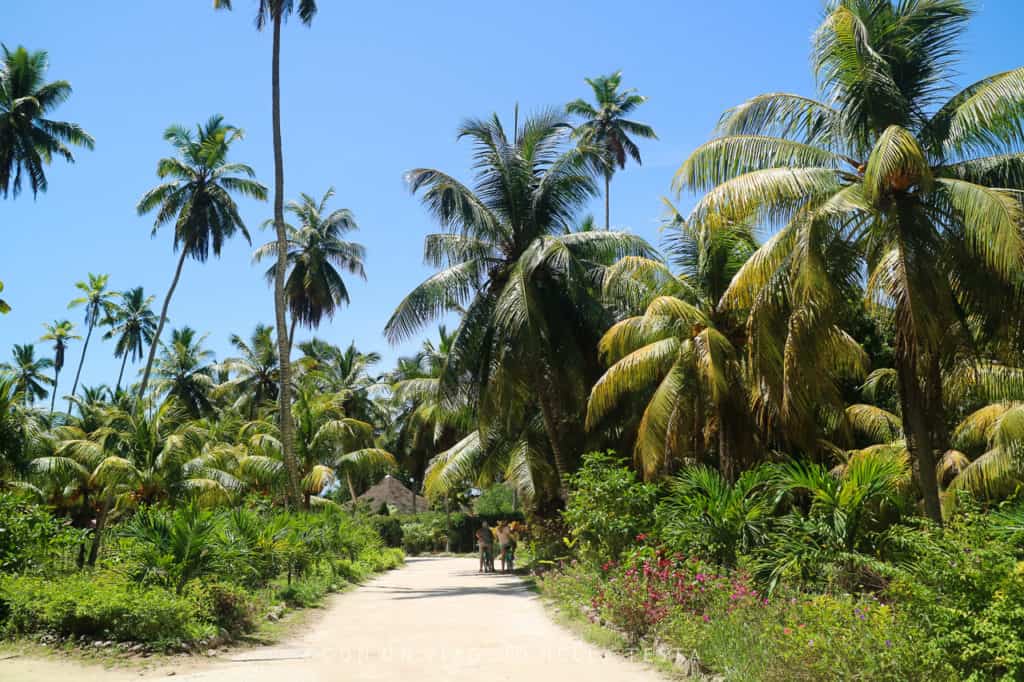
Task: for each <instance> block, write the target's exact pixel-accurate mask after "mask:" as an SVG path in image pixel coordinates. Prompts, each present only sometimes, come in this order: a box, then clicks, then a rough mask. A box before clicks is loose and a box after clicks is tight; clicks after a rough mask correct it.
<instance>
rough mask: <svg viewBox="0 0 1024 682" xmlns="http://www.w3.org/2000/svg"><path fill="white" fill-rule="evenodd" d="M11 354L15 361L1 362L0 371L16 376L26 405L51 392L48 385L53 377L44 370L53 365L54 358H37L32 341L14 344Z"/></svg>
mask: <svg viewBox="0 0 1024 682" xmlns="http://www.w3.org/2000/svg"><path fill="white" fill-rule="evenodd" d="M11 356H12V358H13V362H5V363H3V364H0V371H2V372H4V373H5V374H8V375H10V376H11V377H13V378H14V382H15V383H14V385H15V389H16V391H17V393H18V395H20V396H21V397H22V399H23V400H24V401H25V406H26V407H28V406H29V405H31V404H32V401H33V400H40V399H42V398H45V397H46V396H47V394H48V393H49V392H48V390H47V388H46V387H47V386H49V385H51V384H53V379H51V378H50V377H48V376H46V374H45V373H44V370H47V369H50V368H51V367H53V360H51V359H50V358H39V359H36V347H35V346H34V345H32V344H31V343H25V344H14V348H13V349H12V352H11Z"/></svg>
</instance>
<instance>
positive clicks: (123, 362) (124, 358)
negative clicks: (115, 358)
mask: <svg viewBox="0 0 1024 682" xmlns="http://www.w3.org/2000/svg"><path fill="white" fill-rule="evenodd" d="M127 364H128V352H127V351H125V353H124V355H122V356H121V371H120V372H118V373H117V386H115V387H114V393H117V392H118V391H120V390H121V380H122V379H123V378H124V366H125V365H127Z"/></svg>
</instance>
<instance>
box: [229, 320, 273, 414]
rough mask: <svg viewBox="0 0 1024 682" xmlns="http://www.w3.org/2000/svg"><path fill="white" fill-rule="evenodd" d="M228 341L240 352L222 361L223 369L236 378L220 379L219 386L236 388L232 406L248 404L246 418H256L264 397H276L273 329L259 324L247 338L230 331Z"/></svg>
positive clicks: (265, 399)
mask: <svg viewBox="0 0 1024 682" xmlns="http://www.w3.org/2000/svg"><path fill="white" fill-rule="evenodd" d="M230 341H231V345H232V346H234V347H235V348H237V349H238V351H239V352H240V353H241V356H240V357H234V358H227V359H226V360H224V362H223V363H221V367H222V368H223V369H225V370H227V371H228V372H232V373H234V374H235V378H234V379H231V380H230V381H227V382H224V383H222V384H221V385H220V388H219V389H218V390H224V391H234V392H237V393H238V400H237V401H236V402H235V407H236V408H237V409H241V408H244V407H245V405H248V406H249V419H255V418H256V416H257V410H258V409H259V408H260V406H262V405H263V403H264V401H267V400H274V399H275V398H277V389H278V376H277V375H278V371H277V370H278V362H277V347H276V344H275V343H274V329H273V327H268V326H267V325H265V324H258V325H256V329H255V330H253V333H252V336H251V337H250V340H249V341H248V342H246V341H245V339H243V338H242V337H240V336H239V335H238V334H232V335H231V338H230Z"/></svg>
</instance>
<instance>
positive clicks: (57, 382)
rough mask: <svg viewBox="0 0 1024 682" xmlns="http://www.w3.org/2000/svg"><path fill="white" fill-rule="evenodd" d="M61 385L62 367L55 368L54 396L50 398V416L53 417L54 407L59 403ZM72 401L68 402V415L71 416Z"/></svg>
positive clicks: (55, 366)
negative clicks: (58, 390) (59, 386)
mask: <svg viewBox="0 0 1024 682" xmlns="http://www.w3.org/2000/svg"><path fill="white" fill-rule="evenodd" d="M58 385H60V367H58V366H57V365H56V364H54V366H53V395H51V396H50V416H51V417H52V416H53V407H54V405H55V404H56V403H57V386H58ZM70 405H71V401H70V400H69V401H68V414H71V407H70Z"/></svg>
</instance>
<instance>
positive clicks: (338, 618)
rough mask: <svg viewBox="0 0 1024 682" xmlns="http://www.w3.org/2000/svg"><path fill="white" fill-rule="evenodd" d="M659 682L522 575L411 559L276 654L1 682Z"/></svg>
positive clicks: (342, 600) (5, 676) (85, 667)
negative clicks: (579, 626)
mask: <svg viewBox="0 0 1024 682" xmlns="http://www.w3.org/2000/svg"><path fill="white" fill-rule="evenodd" d="M169 674H173V675H174V678H173V679H175V680H196V681H204V682H320V681H323V682H327V681H331V682H333V681H336V680H337V681H341V680H345V681H359V682H362V681H366V682H378V681H379V682H385V681H386V682H470V681H471V680H472V681H474V682H478V681H481V680H487V681H495V682H497V681H501V680H517V681H523V682H546V681H547V680H552V681H555V682H576V681H577V680H578V681H581V682H582V681H584V680H585V681H586V682H652V681H654V680H658V679H661V676H660V675H659V674H658V673H657V672H655V671H654V670H652V669H650V668H648V667H646V666H643V665H641V664H640V663H637V662H634V661H628V660H625V659H622V658H620V657H618V656H615V655H613V654H611V653H606V652H603V651H601V650H600V649H598V648H596V647H594V646H592V645H590V644H587V643H585V642H583V641H581V640H580V639H578V638H577V637H575V636H574V635H573V634H571V633H570V632H568V631H567V630H565V629H563V628H562V627H560V626H558V625H556V624H555V623H553V622H552V621H551V620H550V618H549V617H548V615H547V614H546V613H545V612H544V607H543V605H542V604H541V603H540V602H539V599H538V597H537V596H536V595H535V594H534V593H532V592H531V591H530V590H528V589H527V588H526V586H525V584H524V583H523V582H522V581H521V580H519V579H518V578H515V577H513V576H506V575H501V574H487V575H481V574H479V573H477V571H476V562H475V561H474V560H473V559H468V558H414V559H409V561H408V563H407V564H406V566H405V567H404V568H402V569H399V570H396V571H391V572H389V573H385V574H383V575H381V576H378V577H377V578H375V579H373V580H371V581H370V582H368V583H366V584H365V585H363V586H361V587H360V588H359V589H357V590H355V591H353V592H349V593H347V594H343V595H338V596H335V597H333V598H332V599H331V600H330V601H329V602H328V606H327V607H326V608H325V609H324V612H323V613H322V614H318V617H316V618H315V619H314V620H313V621H312V622H311V624H310V625H309V626H308V627H306V628H304V629H303V631H302V632H299V633H296V634H295V635H293V636H292V637H291V638H289V639H287V640H286V641H283V642H281V643H280V644H276V645H273V646H266V647H259V648H254V649H247V650H236V651H233V652H230V653H227V654H223V655H221V656H216V657H211V658H202V659H190V660H189V662H188V663H185V664H183V665H181V666H179V667H177V668H175V667H173V666H164V667H161V668H156V669H151V670H141V671H140V670H132V669H125V668H123V669H113V670H106V669H104V668H102V667H100V666H94V665H89V664H86V663H82V662H78V661H74V660H70V659H59V658H53V659H31V658H22V657H16V658H12V659H8V660H0V680H2V681H3V682H121V681H126V680H140V679H158V678H160V679H167V676H168V675H169Z"/></svg>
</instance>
